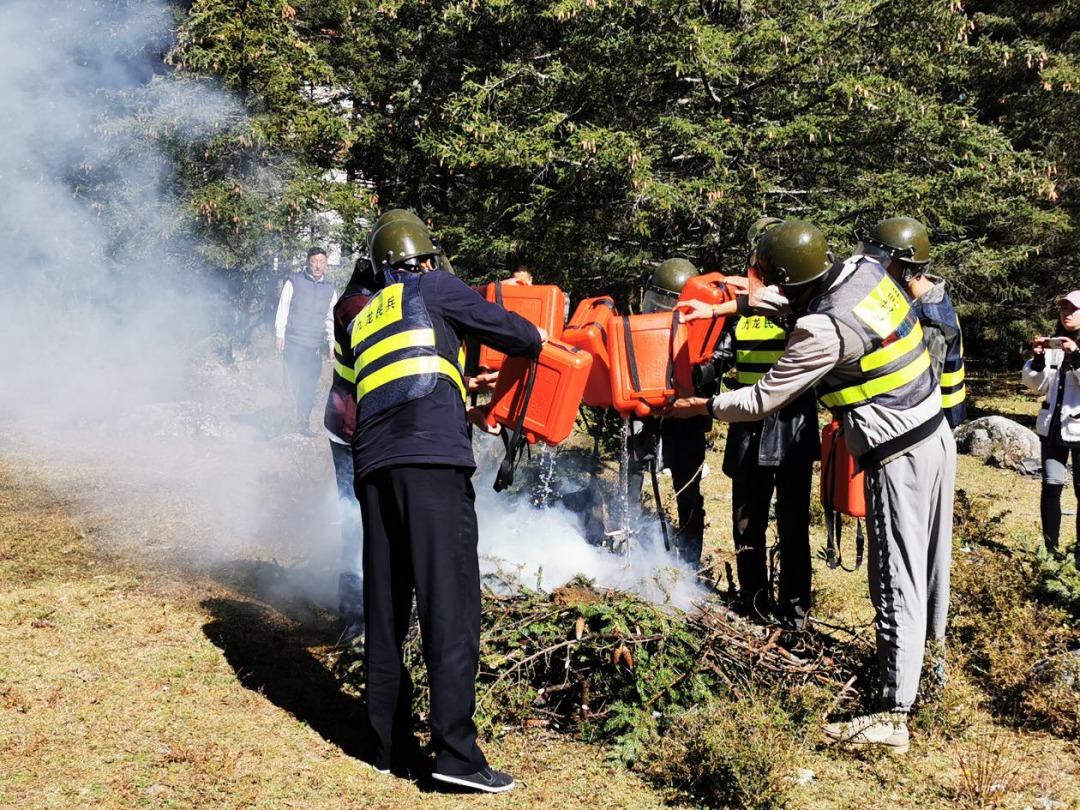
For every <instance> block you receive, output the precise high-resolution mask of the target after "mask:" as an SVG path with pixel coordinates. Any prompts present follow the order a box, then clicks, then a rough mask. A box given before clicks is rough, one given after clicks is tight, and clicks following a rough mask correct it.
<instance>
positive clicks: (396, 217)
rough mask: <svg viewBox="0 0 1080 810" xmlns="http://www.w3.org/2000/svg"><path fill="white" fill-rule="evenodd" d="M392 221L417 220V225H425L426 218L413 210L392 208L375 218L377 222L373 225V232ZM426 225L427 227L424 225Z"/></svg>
mask: <svg viewBox="0 0 1080 810" xmlns="http://www.w3.org/2000/svg"><path fill="white" fill-rule="evenodd" d="M390 222H415V223H416V224H417V225H424V220H422V219H420V217H418V216H417V215H416V214H414V213H413V212H412V211H407V210H406V209H404V208H391V209H389V210H388V211H383V212H382V213H381V214H379V218H378V219H376V220H375V224H374V225H372V226H371V230H372V232H374V231H377V230H378V229H379V228H380V227H381V226H383V225H386V224H388V223H390ZM424 227H427V226H426V225H424Z"/></svg>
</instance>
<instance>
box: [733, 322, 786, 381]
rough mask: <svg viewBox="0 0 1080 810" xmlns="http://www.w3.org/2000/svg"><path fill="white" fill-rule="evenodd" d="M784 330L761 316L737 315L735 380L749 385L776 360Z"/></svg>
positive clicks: (759, 377)
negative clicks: (738, 316) (740, 316)
mask: <svg viewBox="0 0 1080 810" xmlns="http://www.w3.org/2000/svg"><path fill="white" fill-rule="evenodd" d="M786 345H787V332H785V331H784V330H783V329H782V328H781V327H779V326H777V325H776V324H775V323H773V322H772V321H770V320H769V319H768V318H766V317H764V316H762V315H748V316H746V317H743V318H739V322H738V323H737V324H735V380H736V382H737V383H738V384H739V385H753V384H754V383H756V382H757V381H758V380H760V379H761V378H762V377H764V376H765V374H766V373H767V372H768V370H769V369H770V368H772V366H773V364H774V363H775V362H776V361H777V360H779V359H780V357H781V355H783V353H784V347H785V346H786Z"/></svg>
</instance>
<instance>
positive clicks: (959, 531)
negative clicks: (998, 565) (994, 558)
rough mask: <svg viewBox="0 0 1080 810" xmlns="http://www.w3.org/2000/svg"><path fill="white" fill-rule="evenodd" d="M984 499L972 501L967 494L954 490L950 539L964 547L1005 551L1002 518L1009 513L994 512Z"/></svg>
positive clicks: (976, 498)
mask: <svg viewBox="0 0 1080 810" xmlns="http://www.w3.org/2000/svg"><path fill="white" fill-rule="evenodd" d="M990 504H991V500H990V498H988V497H987V496H985V495H983V496H976V497H974V498H973V497H971V496H970V495H968V493H967V490H964V489H958V490H956V497H955V498H954V499H953V538H954V540H955V541H956V542H957V543H958V544H960V545H965V546H985V547H988V548H994V549H998V550H999V551H1001V550H1006V546H1005V543H1004V541H1005V539H1006V537H1007V534H1006V531H1005V518H1006V517H1007V516H1008V514H1009V510H1007V509H1006V510H1005V511H1002V512H994V511H992V510H991V506H990Z"/></svg>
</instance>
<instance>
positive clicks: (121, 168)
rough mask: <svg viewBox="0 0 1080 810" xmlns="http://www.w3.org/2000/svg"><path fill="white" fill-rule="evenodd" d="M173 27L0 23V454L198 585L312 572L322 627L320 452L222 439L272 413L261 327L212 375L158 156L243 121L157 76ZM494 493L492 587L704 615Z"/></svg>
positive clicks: (82, 6) (274, 372) (329, 527)
mask: <svg viewBox="0 0 1080 810" xmlns="http://www.w3.org/2000/svg"><path fill="white" fill-rule="evenodd" d="M171 26H172V11H171V10H170V9H168V8H167V7H166V6H165V5H164V4H163V3H155V2H146V1H145V0H139V1H138V2H136V0H129V1H127V2H123V1H121V0H110V2H94V0H71V1H70V2H66V3H63V2H61V3H47V4H42V3H39V2H35V1H34V0H9V1H8V2H5V3H3V4H2V5H0V71H2V73H3V75H4V77H5V82H4V83H3V84H2V85H0V109H2V110H3V111H4V117H5V122H4V126H3V130H2V134H0V223H3V227H0V441H2V442H3V445H4V447H5V450H4V451H2V452H3V453H4V454H6V455H8V456H9V457H11V456H13V457H15V458H16V459H18V460H21V461H22V462H23V463H24V464H25V465H31V464H32V465H34V466H37V467H38V468H39V469H38V473H39V475H40V476H41V477H42V478H43V479H44V480H46V481H47V482H48V483H49V484H50V485H52V486H54V487H56V488H57V489H58V490H60V491H61V492H62V493H63V494H64V495H65V498H66V499H67V500H72V499H74V500H75V501H77V502H78V501H80V500H81V502H83V503H85V504H86V507H87V509H89V510H93V509H105V510H107V511H108V513H109V514H111V515H112V516H114V518H115V519H116V521H117V526H118V529H117V532H116V536H115V537H113V538H112V539H113V541H114V542H126V543H127V544H129V545H130V546H131V547H132V548H138V550H139V551H140V552H145V553H147V554H150V555H155V556H161V557H167V558H169V559H172V560H186V561H187V563H189V564H191V565H197V566H202V565H207V566H211V567H212V566H215V565H221V564H222V563H224V562H227V561H232V562H235V561H236V560H242V559H251V558H254V559H278V560H285V561H286V564H288V565H298V566H307V568H308V570H311V571H314V572H315V575H313V576H312V577H310V578H307V579H305V580H304V584H303V589H304V592H305V595H306V597H307V598H310V599H314V600H315V601H316V602H317V603H319V604H323V605H325V606H328V607H329V606H332V605H333V604H334V599H335V593H334V591H335V589H336V582H337V570H336V555H337V554H338V553H339V551H338V549H339V543H340V536H339V534H338V532H339V526H338V524H337V520H338V518H337V503H336V491H335V489H334V484H333V469H332V465H331V460H330V453H329V450H328V448H327V446H326V443H325V442H324V441H323V440H322V439H317V440H310V439H300V438H296V437H293V438H289V437H284V438H281V437H279V438H276V439H274V440H268V438H267V434H266V431H262V430H260V429H259V426H258V424H257V423H253V422H252V421H251V420H248V423H247V424H240V423H239V422H237V421H235V420H234V419H233V417H234V416H236V415H243V414H249V415H252V414H255V415H257V414H259V413H263V412H266V411H272V410H273V409H274V408H275V407H278V406H279V405H280V402H281V371H280V365H279V361H278V359H277V357H276V355H274V353H273V352H272V351H271V350H269V346H270V335H269V324H266V331H265V334H263V335H261V336H257V340H256V343H257V344H258V345H257V346H256V348H255V349H254V350H252V351H251V352H250V356H249V357H248V358H247V359H246V360H245V359H243V358H241V362H239V363H237V364H235V365H232V364H226V363H224V362H222V360H221V355H220V352H219V351H217V350H218V349H219V347H220V342H221V340H222V337H221V331H222V320H223V312H226V311H227V310H228V306H229V305H228V303H227V302H226V301H224V300H223V298H222V294H221V288H220V285H218V284H215V283H210V282H212V281H213V280H214V278H215V276H214V268H211V267H209V266H203V267H200V264H199V262H198V257H199V256H200V255H211V254H210V253H209V252H208V251H204V250H203V249H202V248H204V247H205V246H202V245H200V244H198V243H197V242H196V241H193V239H192V238H191V237H190V236H187V235H185V234H186V233H187V232H186V231H185V229H184V228H183V227H182V225H181V223H183V222H184V221H185V217H186V214H185V212H184V211H183V210H182V207H181V203H180V202H179V201H178V200H177V199H176V198H175V196H174V190H173V187H174V184H173V182H172V181H173V167H172V165H171V163H170V160H169V158H168V156H167V155H166V154H164V153H163V150H161V149H160V148H159V147H158V144H159V143H160V142H161V139H162V138H163V137H167V139H168V140H170V141H171V142H177V141H180V142H190V143H198V142H200V141H202V140H205V139H208V138H210V137H212V136H214V135H215V134H218V133H221V132H228V131H229V130H230V128H233V127H236V126H238V125H239V124H240V123H242V122H243V120H244V111H243V109H242V106H241V105H240V104H239V103H238V102H237V101H236V100H235V99H233V98H231V97H230V96H229V95H227V94H226V93H224V92H220V91H218V90H215V89H213V88H212V87H210V86H208V84H206V83H197V82H192V81H185V80H183V79H182V78H179V77H176V76H174V75H172V74H170V72H169V70H168V69H167V67H166V66H165V64H164V60H163V55H164V54H165V52H166V51H167V50H168V48H169V47H170V45H171V37H172V32H171ZM224 318H225V319H226V320H227V319H228V314H227V313H226V315H225V316H224ZM259 346H262V350H261V351H260V350H259ZM328 375H329V372H328V370H327V372H326V373H325V374H324V380H323V391H324V392H325V386H326V381H327V378H328ZM317 401H320V400H317ZM490 483H491V474H490V473H485V472H483V471H482V472H481V473H479V474H478V477H477V481H476V486H477V491H478V492H479V493H480V497H479V501H478V512H479V514H480V528H481V552H482V554H483V556H484V558H485V561H486V562H485V565H486V566H487V568H488V570H489V571H494V570H496V569H498V570H501V571H504V572H505V571H512V572H514V573H515V575H516V576H518V577H519V579H520V580H521V581H522V583H523V584H526V585H529V586H531V587H536V586H537V585H539V586H540V587H543V588H545V589H550V588H553V587H555V586H557V585H559V584H562V583H563V582H565V581H566V580H568V579H570V578H571V577H573V576H574V575H576V574H579V573H580V574H584V575H586V576H588V577H590V578H593V579H595V580H596V581H597V582H598V583H599V584H601V585H606V586H610V587H619V588H630V589H634V590H638V591H640V592H641V593H643V594H645V595H647V596H649V597H650V598H654V599H657V600H663V601H666V600H668V599H671V600H672V601H675V602H676V603H678V604H683V605H686V604H688V603H689V601H690V599H692V598H695V597H696V596H697V595H698V592H697V590H696V588H695V586H693V584H692V582H693V578H692V576H690V574H689V572H687V571H685V570H684V569H680V568H679V566H678V565H677V564H676V563H675V562H674V561H673V559H672V558H671V557H670V556H668V555H666V554H664V552H663V551H662V550H659V551H657V550H656V545H657V544H655V543H654V544H652V546H651V548H649V549H648V550H646V549H645V548H642V549H639V550H636V551H635V552H634V553H633V554H632V555H631V556H630V557H629V558H621V557H616V556H613V555H611V554H610V553H608V552H606V551H603V550H600V549H596V548H594V547H592V546H589V545H588V544H587V543H586V542H585V540H584V538H583V537H582V534H581V530H580V528H579V526H578V523H577V520H576V518H575V517H574V516H573V515H571V514H569V513H568V512H566V511H565V510H563V509H561V508H547V509H537V508H535V507H534V506H532V505H531V504H530V502H529V499H528V498H527V497H525V496H518V497H507V496H506V495H501V496H500V495H495V494H494V493H492V492H491V491H490ZM658 570H659V571H661V572H666V573H662V576H661V577H659V578H658V577H657V571H658Z"/></svg>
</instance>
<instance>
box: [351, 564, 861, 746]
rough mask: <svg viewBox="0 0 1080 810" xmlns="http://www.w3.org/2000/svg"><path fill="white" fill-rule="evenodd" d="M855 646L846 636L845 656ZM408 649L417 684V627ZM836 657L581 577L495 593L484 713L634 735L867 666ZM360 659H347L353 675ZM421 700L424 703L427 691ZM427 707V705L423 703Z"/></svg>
mask: <svg viewBox="0 0 1080 810" xmlns="http://www.w3.org/2000/svg"><path fill="white" fill-rule="evenodd" d="M834 646H835V645H834ZM852 646H853V645H844V648H843V655H844V656H852V655H853V653H854V652H855V651H854V650H852V649H851V648H852ZM406 655H407V657H408V659H409V666H410V669H411V671H412V673H413V676H414V677H415V678H417V685H418V686H420V685H422V681H423V678H424V667H423V666H422V663H421V651H420V642H419V638H417V637H415V635H414V637H412V638H411V639H410V640H409V641H408V642H407V646H406ZM839 655H840V650H839V649H830V646H829V644H828V641H827V639H824V638H823V637H821V636H818V635H817V634H813V633H783V632H782V631H781V630H779V629H776V628H773V629H765V628H762V627H760V626H758V625H754V624H751V623H749V622H747V621H745V620H744V619H741V618H740V617H738V616H735V615H733V614H732V613H730V611H728V610H727V609H726V608H724V607H723V606H722V605H720V604H717V603H713V604H709V605H703V606H699V607H698V608H697V609H695V610H694V611H692V612H689V613H688V612H682V611H678V610H675V609H672V608H669V607H661V606H657V605H653V604H651V603H649V602H646V601H644V600H642V599H640V598H639V597H637V596H634V595H631V594H627V593H622V592H615V591H600V590H597V589H596V588H595V587H593V586H592V584H591V583H589V582H587V581H584V580H578V581H574V582H572V583H570V584H568V585H566V586H564V587H562V588H559V589H557V590H556V591H555V592H554V593H552V594H547V593H540V592H535V591H529V590H522V589H519V590H517V591H515V592H514V593H513V594H511V595H502V596H500V595H495V594H493V593H490V592H489V593H487V594H486V595H485V598H484V611H483V625H482V629H481V653H480V671H479V675H478V678H477V713H476V718H477V723H478V725H479V727H480V728H481V730H482V731H486V732H487V733H489V734H492V733H498V732H499V731H500V730H503V729H505V728H508V727H521V726H538V727H544V728H552V729H557V730H561V731H568V732H572V733H574V734H575V735H577V736H579V737H581V738H583V739H589V740H599V739H603V740H613V741H620V740H621V741H625V740H626V739H627V738H628V737H630V736H637V734H638V733H639V732H641V731H645V730H648V729H653V728H656V727H657V725H658V722H659V723H662V721H663V720H662V719H663V718H665V717H668V716H671V715H674V714H677V713H679V712H681V711H683V710H685V709H689V708H691V707H693V706H698V705H702V704H704V703H706V702H707V701H708V700H710V699H711V698H715V697H717V696H722V697H727V698H730V699H736V700H738V699H741V698H744V697H746V698H750V697H751V696H752V695H754V694H762V693H770V694H774V695H781V694H785V695H786V694H789V693H793V692H799V691H801V690H804V689H805V688H806V687H812V686H815V685H816V686H820V687H824V689H820V690H819V693H820V694H821V695H825V694H828V695H832V694H836V693H838V692H840V691H842V690H843V687H844V684H845V681H848V679H849V676H850V674H851V672H852V671H853V669H854V668H857V667H858V663H857V662H856V661H855V660H854V659H852V660H850V661H848V660H841V658H840V657H839ZM343 663H344V662H343ZM361 667H362V664H361V662H359V661H354V662H352V664H350V665H348V666H347V667H346V678H347V679H348V680H350V681H352V682H353V683H354V684H356V685H359V684H360V682H361V681H362V673H361V671H360V670H361ZM418 698H419V699H420V700H421V701H426V694H425V690H423V689H421V690H418ZM419 709H420V713H421V715H423V714H425V713H426V705H421V706H419Z"/></svg>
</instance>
